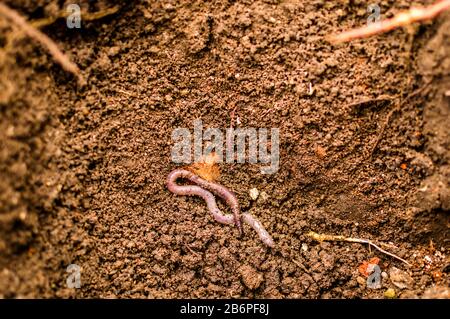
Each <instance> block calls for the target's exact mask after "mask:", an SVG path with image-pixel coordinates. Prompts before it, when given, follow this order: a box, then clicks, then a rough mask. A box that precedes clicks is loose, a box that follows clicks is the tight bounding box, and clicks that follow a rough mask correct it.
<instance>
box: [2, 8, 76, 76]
mask: <svg viewBox="0 0 450 319" xmlns="http://www.w3.org/2000/svg"><path fill="white" fill-rule="evenodd" d="M0 14H2V15H4V16H5V17H7V18H8V19H9V20H11V21H12V22H13V23H15V24H16V25H17V26H18V27H20V28H21V29H22V30H23V31H24V32H25V34H26V35H28V36H29V37H30V38H33V39H35V40H36V41H38V42H39V43H40V44H41V45H42V46H43V47H45V48H46V49H47V50H48V51H49V53H50V55H51V56H52V57H53V59H55V61H56V62H57V63H58V64H59V65H61V67H62V68H63V69H64V70H66V71H68V72H70V73H72V74H74V75H75V76H76V77H77V78H78V81H79V83H84V79H83V77H82V75H81V72H80V69H79V68H78V66H77V65H76V64H75V63H73V62H72V61H70V59H69V58H68V57H67V56H66V55H65V54H64V53H63V52H62V51H61V50H60V49H59V48H58V46H57V45H56V43H55V42H54V41H53V40H52V39H50V38H49V37H48V36H47V35H45V34H44V33H42V32H41V31H39V30H38V29H36V28H34V27H33V26H31V25H30V24H29V23H28V22H27V21H26V19H25V18H24V17H22V16H21V15H20V14H19V13H18V12H17V11H15V10H13V9H11V8H9V7H8V6H7V5H6V4H3V3H0Z"/></svg>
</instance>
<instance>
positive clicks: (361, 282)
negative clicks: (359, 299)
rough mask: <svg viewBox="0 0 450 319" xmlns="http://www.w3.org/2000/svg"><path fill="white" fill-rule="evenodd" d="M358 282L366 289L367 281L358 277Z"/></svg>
mask: <svg viewBox="0 0 450 319" xmlns="http://www.w3.org/2000/svg"><path fill="white" fill-rule="evenodd" d="M356 281H357V282H358V284H359V285H360V286H361V287H365V286H366V280H365V279H364V278H363V277H361V276H358V278H356Z"/></svg>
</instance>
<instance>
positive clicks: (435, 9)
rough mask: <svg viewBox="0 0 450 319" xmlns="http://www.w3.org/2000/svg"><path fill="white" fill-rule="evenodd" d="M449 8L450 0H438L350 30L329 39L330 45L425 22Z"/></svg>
mask: <svg viewBox="0 0 450 319" xmlns="http://www.w3.org/2000/svg"><path fill="white" fill-rule="evenodd" d="M449 8H450V0H440V1H437V2H436V3H435V4H433V5H430V6H428V7H425V8H411V9H410V10H408V11H405V12H401V13H399V14H397V15H396V16H395V17H393V18H391V19H387V20H384V21H380V22H376V23H372V24H370V25H368V26H365V27H361V28H356V29H352V30H349V31H345V32H342V33H340V34H338V35H335V36H332V37H330V38H329V39H328V40H329V41H330V42H332V43H342V42H349V41H352V40H355V39H361V38H368V37H370V36H372V35H376V34H380V33H384V32H388V31H392V30H394V29H397V28H399V27H404V26H408V25H410V24H412V23H415V22H421V21H426V20H430V19H433V18H435V17H436V16H438V15H439V14H440V13H441V12H443V11H445V10H447V9H449Z"/></svg>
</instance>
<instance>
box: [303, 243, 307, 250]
mask: <svg viewBox="0 0 450 319" xmlns="http://www.w3.org/2000/svg"><path fill="white" fill-rule="evenodd" d="M302 250H303V251H308V245H307V244H305V243H303V244H302Z"/></svg>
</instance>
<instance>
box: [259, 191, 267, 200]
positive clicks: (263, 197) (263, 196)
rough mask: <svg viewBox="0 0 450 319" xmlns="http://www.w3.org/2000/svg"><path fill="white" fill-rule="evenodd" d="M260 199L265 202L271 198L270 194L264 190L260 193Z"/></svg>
mask: <svg viewBox="0 0 450 319" xmlns="http://www.w3.org/2000/svg"><path fill="white" fill-rule="evenodd" d="M260 199H261V201H263V202H264V201H266V200H268V199H269V194H267V193H266V192H264V191H262V192H261V194H260Z"/></svg>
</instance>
